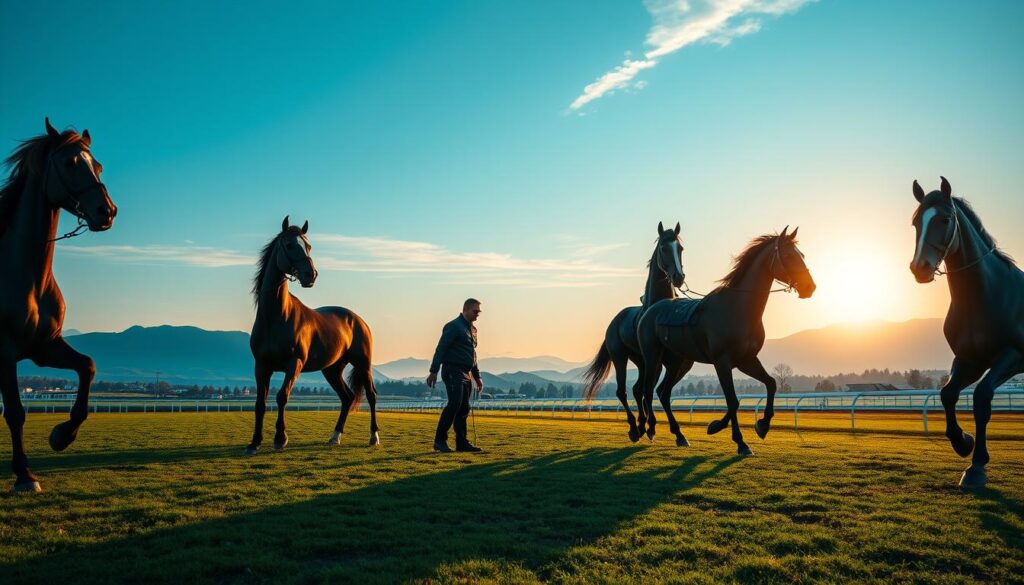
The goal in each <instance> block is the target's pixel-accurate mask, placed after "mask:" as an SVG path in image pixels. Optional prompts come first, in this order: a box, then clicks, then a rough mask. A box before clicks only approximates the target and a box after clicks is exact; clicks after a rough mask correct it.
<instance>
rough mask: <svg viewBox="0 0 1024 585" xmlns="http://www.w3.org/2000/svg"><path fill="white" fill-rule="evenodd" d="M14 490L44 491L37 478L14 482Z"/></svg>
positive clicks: (35, 492) (31, 492)
mask: <svg viewBox="0 0 1024 585" xmlns="http://www.w3.org/2000/svg"><path fill="white" fill-rule="evenodd" d="M14 491H15V492H17V493H19V494H38V493H40V492H42V491H43V487H42V486H41V485H39V482H38V481H36V480H31V481H22V482H18V483H16V484H14Z"/></svg>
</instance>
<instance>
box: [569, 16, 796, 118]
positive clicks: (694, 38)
mask: <svg viewBox="0 0 1024 585" xmlns="http://www.w3.org/2000/svg"><path fill="white" fill-rule="evenodd" d="M813 1H814V0H648V1H647V2H646V6H647V11H648V12H650V13H651V17H652V18H653V19H654V26H652V27H651V30H650V31H648V32H647V39H646V40H645V44H646V45H647V47H648V49H647V51H646V52H645V53H644V56H643V58H642V59H631V58H628V57H627V58H626V60H625V61H623V62H622V65H619V66H618V67H616V68H614V69H612V70H611V71H609V72H608V73H605V74H604V75H602V76H601V77H598V78H597V80H595V81H594V82H593V83H591V84H589V85H587V86H586V87H584V88H583V92H582V93H581V94H580V95H579V96H578V97H577V98H576V99H575V100H573V102H572V103H571V104H570V105H569V108H570V109H572V110H579V109H580V108H582V107H583V106H585V105H587V104H588V103H590V102H592V101H594V100H596V99H598V98H600V97H601V96H603V95H605V94H608V93H611V92H614V91H616V90H619V89H625V88H627V87H630V86H631V85H632V87H634V88H636V89H643V88H644V87H645V86H646V83H644V82H642V81H640V82H637V83H635V84H634V83H632V82H633V78H635V77H636V76H637V74H639V73H640V72H641V71H643V70H644V69H650V68H651V67H654V66H655V65H657V64H658V61H659V60H660V59H661V58H662V57H665V56H666V55H670V54H672V53H675V52H676V51H678V50H679V49H682V48H683V47H686V46H687V45H692V44H694V43H714V44H717V45H722V46H724V45H728V44H729V43H730V42H732V40H733V39H735V38H737V37H741V36H744V35H749V34H753V33H755V32H757V31H759V30H761V23H762V19H763V18H764V17H765V16H779V15H782V14H788V13H791V12H796V11H797V10H799V9H800V8H801V7H803V6H804V5H805V4H808V3H810V2H813Z"/></svg>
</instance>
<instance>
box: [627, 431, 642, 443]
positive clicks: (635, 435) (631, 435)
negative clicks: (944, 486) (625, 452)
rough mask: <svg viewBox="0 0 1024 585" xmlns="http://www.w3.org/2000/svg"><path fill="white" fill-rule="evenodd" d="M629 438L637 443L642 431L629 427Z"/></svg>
mask: <svg viewBox="0 0 1024 585" xmlns="http://www.w3.org/2000/svg"><path fill="white" fill-rule="evenodd" d="M629 440H630V441H631V442H633V443H636V442H637V441H639V440H640V431H639V430H637V429H635V428H633V429H629Z"/></svg>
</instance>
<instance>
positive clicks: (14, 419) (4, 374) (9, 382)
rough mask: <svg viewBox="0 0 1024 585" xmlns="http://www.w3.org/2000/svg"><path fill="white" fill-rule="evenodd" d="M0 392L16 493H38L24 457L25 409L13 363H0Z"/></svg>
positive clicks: (16, 370) (15, 366)
mask: <svg viewBox="0 0 1024 585" xmlns="http://www.w3.org/2000/svg"><path fill="white" fill-rule="evenodd" d="M0 392H2V393H3V397H4V420H6V421H7V428H9V429H10V431H11V471H13V472H14V475H15V476H16V477H17V479H16V480H15V482H14V491H16V492H40V491H42V488H40V487H39V480H38V479H36V476H35V475H33V474H32V471H30V470H29V468H28V456H27V455H25V439H24V428H25V407H24V406H23V405H22V404H21V396H19V395H18V366H17V362H15V361H13V360H12V361H6V360H5V361H3V362H0Z"/></svg>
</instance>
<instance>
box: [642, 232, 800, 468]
mask: <svg viewBox="0 0 1024 585" xmlns="http://www.w3.org/2000/svg"><path fill="white" fill-rule="evenodd" d="M798 229H799V228H797V230H798ZM788 230H789V228H788V227H787V228H786V229H784V230H782V233H781V234H778V235H764V236H761V237H758V238H756V239H755V240H754V241H753V242H751V243H750V245H749V246H747V248H746V250H744V251H743V252H742V253H741V254H740V255H739V256H738V257H737V258H736V261H735V264H734V266H733V269H732V271H731V272H730V273H729V274H728V275H727V276H726V277H725V278H723V279H722V280H721V281H720V282H721V283H722V284H721V286H719V287H718V288H716V289H715V290H713V291H711V292H710V293H708V295H707V296H706V297H704V298H703V299H701V300H699V301H695V300H689V299H675V300H665V301H660V302H657V303H655V304H654V305H653V306H652V307H651V308H650V309H648V310H647V312H646V313H644V314H643V316H642V317H640V324H639V326H638V327H637V340H638V342H639V344H640V353H641V355H642V356H643V364H644V368H643V386H642V388H643V391H644V405H645V408H646V409H647V410H648V411H649V412H652V413H653V408H652V402H653V399H652V394H653V391H654V384H655V382H657V381H658V375H659V374H660V373H661V368H662V366H663V365H664V366H665V378H664V380H662V382H661V384H660V385H659V386H658V397H659V398H660V399H661V405H662V407H663V408H664V409H665V415H666V417H667V418H668V422H669V428H670V429H671V431H672V433H673V434H675V436H676V445H679V446H681V447H685V446H687V445H689V443H688V442H687V440H686V437H684V436H683V433H682V431H680V430H679V424H678V423H677V422H676V419H675V416H674V415H673V414H672V404H671V392H672V386H674V385H675V384H676V382H678V381H679V380H680V379H681V378H682V377H683V376H685V375H686V372H688V371H690V368H692V367H693V363H694V362H701V363H705V364H713V365H714V366H715V372H716V373H717V374H718V380H719V382H721V384H722V390H723V392H724V393H725V400H726V403H727V405H728V412H726V414H725V416H724V417H723V418H722V419H721V420H715V421H712V422H711V424H709V425H708V434H709V435H713V434H715V433H717V432H719V431H721V430H722V429H724V428H725V427H726V426H727V425H728V424H729V423H730V422H731V423H732V439H733V441H735V442H736V445H737V452H738V453H739V454H740V455H750V454H751V453H752V452H751V450H750V447H748V446H747V444H746V443H744V442H743V435H742V434H741V433H740V428H739V422H738V421H737V417H736V411H737V409H738V408H739V400H737V398H736V389H735V387H734V386H733V380H732V369H733V368H739V370H740V371H741V372H743V373H744V374H746V375H748V376H750V377H751V378H754V379H756V380H759V381H760V382H762V383H763V384H764V385H765V388H766V389H767V391H768V399H767V401H766V403H765V409H764V418H762V419H761V420H759V421H757V423H756V424H755V426H754V429H755V431H756V432H757V435H758V436H759V437H761V438H762V439H763V438H764V437H765V436H766V435H767V434H768V429H769V427H770V425H771V420H772V416H773V415H774V414H775V410H774V404H775V390H776V384H775V379H774V378H772V377H771V375H769V374H768V372H766V371H765V369H764V366H762V365H761V361H760V360H759V359H757V354H758V352H759V351H761V346H762V345H764V325H763V324H762V322H761V318H762V315H763V314H764V309H765V306H766V305H767V304H768V295H769V294H770V293H771V292H772V291H771V287H772V283H773V282H775V281H776V280H777V281H779V282H782V283H783V284H785V285H786V286H787V287H788V288H795V289H796V290H797V292H798V293H799V295H800V298H802V299H806V298H809V297H810V296H811V295H812V294H814V289H815V285H814V279H813V278H811V273H810V271H808V270H807V266H806V265H805V264H804V259H803V254H802V253H801V252H800V250H798V249H797V247H796V233H797V230H793V233H792V234H789V235H787V234H786V232H787V231H788ZM650 425H651V429H652V430H653V427H654V419H653V417H652V418H651V422H650ZM648 434H652V432H650V431H649V432H648Z"/></svg>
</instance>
